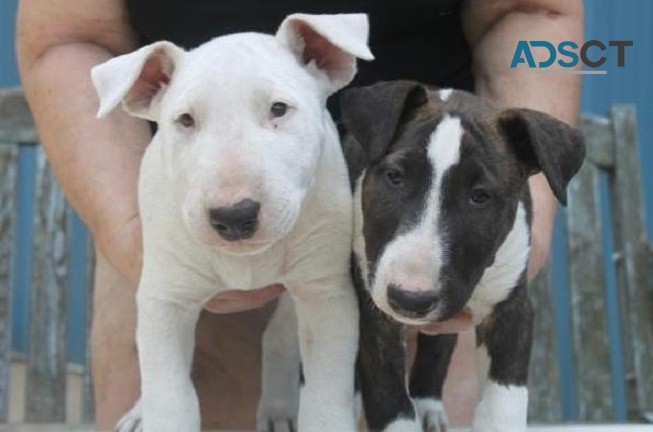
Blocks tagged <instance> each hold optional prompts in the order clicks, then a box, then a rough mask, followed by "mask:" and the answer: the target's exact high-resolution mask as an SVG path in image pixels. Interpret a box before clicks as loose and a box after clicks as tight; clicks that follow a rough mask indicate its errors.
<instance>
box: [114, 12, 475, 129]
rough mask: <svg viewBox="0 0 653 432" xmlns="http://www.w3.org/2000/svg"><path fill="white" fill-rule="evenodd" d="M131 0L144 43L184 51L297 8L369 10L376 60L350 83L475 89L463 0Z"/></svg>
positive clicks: (269, 28)
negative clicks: (170, 45) (408, 81)
mask: <svg viewBox="0 0 653 432" xmlns="http://www.w3.org/2000/svg"><path fill="white" fill-rule="evenodd" d="M126 1H127V7H128V10H129V13H130V18H131V22H132V26H133V27H134V29H135V30H136V32H137V33H138V35H139V37H140V42H141V44H142V45H145V44H148V43H152V42H155V41H158V40H169V41H171V42H173V43H175V44H177V45H180V46H182V47H184V48H194V47H196V46H198V45H200V44H202V43H204V42H206V41H208V40H210V39H212V38H214V37H216V36H220V35H224V34H229V33H236V32H244V31H257V32H263V33H270V34H274V33H275V32H276V29H277V27H278V26H279V24H281V22H282V21H283V19H284V18H285V17H286V16H287V15H290V14H292V13H295V12H303V13H347V12H349V13H353V12H365V13H367V14H368V15H369V18H370V48H371V50H372V53H373V54H374V56H375V57H376V60H374V61H372V62H363V61H359V62H358V68H359V71H358V74H357V75H356V78H355V80H354V82H353V85H366V84H372V83H374V82H376V81H379V80H390V79H413V80H417V81H422V82H424V83H427V84H431V85H434V86H438V87H455V88H460V89H465V90H471V88H472V75H471V71H470V66H471V51H470V48H469V46H468V45H467V43H466V41H465V39H464V37H463V33H462V28H461V22H460V3H461V0H403V1H396V0H392V1H387V0H318V1H307V0H304V1H302V0H285V1H279V0H238V1H230V0H126ZM332 99H333V98H332ZM336 117H337V115H336Z"/></svg>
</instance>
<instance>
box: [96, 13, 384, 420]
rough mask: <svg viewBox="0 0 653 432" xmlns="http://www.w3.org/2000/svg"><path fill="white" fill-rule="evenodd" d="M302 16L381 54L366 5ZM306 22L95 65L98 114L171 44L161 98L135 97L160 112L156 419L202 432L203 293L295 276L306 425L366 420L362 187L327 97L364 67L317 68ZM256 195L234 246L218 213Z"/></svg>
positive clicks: (150, 277)
mask: <svg viewBox="0 0 653 432" xmlns="http://www.w3.org/2000/svg"><path fill="white" fill-rule="evenodd" d="M289 19H292V20H293V21H304V22H305V24H306V25H308V26H314V28H315V31H317V32H319V33H320V34H321V35H322V36H323V37H324V38H325V39H326V40H327V41H332V43H334V44H336V45H337V46H338V47H340V48H341V49H342V51H343V52H344V54H343V53H341V55H343V56H345V57H346V56H350V57H351V59H353V58H354V57H356V56H365V57H367V58H369V57H371V55H370V54H368V53H369V51H367V52H365V49H366V40H367V23H366V20H365V18H364V17H363V16H360V15H358V16H356V17H351V16H347V15H338V16H334V17H325V16H319V17H315V16H306V15H301V16H299V15H297V16H291V17H289ZM297 29H298V28H297V26H292V27H289V28H286V29H280V33H279V34H278V36H277V37H273V36H268V35H262V34H256V33H241V34H234V35H229V36H224V37H220V38H217V39H214V40H213V41H211V42H209V43H207V44H205V45H202V46H200V47H199V48H197V49H195V50H193V51H190V52H185V51H183V50H181V49H180V48H177V47H174V45H172V44H154V45H151V46H149V47H145V48H143V49H141V50H139V51H136V52H134V53H132V54H127V55H125V56H121V57H118V58H116V59H114V60H111V61H109V62H107V63H106V64H103V65H100V66H98V67H96V68H95V69H94V70H93V80H94V82H95V84H96V88H97V90H98V94H99V96H100V101H101V102H100V107H101V109H100V112H99V114H100V115H102V114H106V113H108V112H109V111H110V110H111V109H113V108H114V107H115V106H116V105H117V104H118V103H119V102H120V100H125V98H128V94H129V92H130V91H131V86H132V84H133V83H134V82H136V80H138V79H141V78H139V74H140V68H142V67H143V65H144V64H146V62H147V61H149V59H151V58H152V56H162V58H161V59H160V60H161V63H163V64H164V65H165V72H166V73H167V74H169V75H171V79H170V83H169V85H166V86H163V87H162V88H161V90H160V91H159V92H158V93H157V94H156V95H155V96H154V97H153V98H151V100H145V101H139V103H138V105H137V106H134V105H133V104H131V105H130V104H129V103H125V105H126V108H128V109H129V110H130V112H131V113H132V114H133V115H136V116H139V117H143V118H148V119H152V120H155V121H157V123H158V132H157V134H156V135H155V137H154V138H153V140H152V142H151V143H150V145H149V146H148V148H147V150H146V153H145V155H144V157H143V161H142V165H141V171H140V179H139V208H140V215H141V219H142V225H143V246H144V257H143V261H144V263H143V275H142V278H141V281H140V285H139V289H138V295H137V306H138V327H137V343H138V347H139V361H140V369H141V374H142V410H143V430H144V431H145V432H173V431H174V432H197V431H198V430H199V427H200V417H199V409H198V402H197V396H196V394H195V390H194V388H193V386H192V383H191V380H190V364H191V358H192V353H193V345H194V329H195V324H196V321H197V317H198V314H199V311H200V310H201V307H202V305H203V304H204V303H205V302H206V301H207V300H208V299H210V298H212V297H213V296H215V295H216V294H217V293H219V292H221V291H224V290H229V289H241V290H251V289H255V288H261V287H264V286H267V285H271V284H276V283H281V284H284V285H285V286H286V288H287V289H288V291H289V292H290V294H291V295H292V298H293V299H294V301H295V304H296V309H297V316H298V326H299V334H300V347H301V351H302V359H303V365H304V373H305V377H306V383H305V386H304V388H303V389H302V392H301V401H300V412H299V420H298V421H299V425H298V427H299V429H300V430H301V431H302V432H316V431H335V430H337V431H354V430H355V421H354V418H353V409H352V406H353V375H354V373H353V371H354V362H355V357H356V351H357V338H358V332H357V329H358V324H357V322H358V309H357V302H356V298H355V293H354V289H353V286H352V283H351V280H350V276H349V255H350V251H351V238H352V197H351V193H350V190H349V183H348V177H347V170H346V166H345V161H344V158H343V156H342V151H341V148H340V144H339V141H338V136H337V132H336V129H335V125H334V124H333V121H332V120H331V118H330V116H329V114H328V112H327V110H326V106H325V100H326V96H328V94H330V93H331V92H333V91H334V90H336V89H337V88H338V87H339V86H342V85H344V84H346V83H345V81H344V80H343V75H341V74H340V72H343V70H344V71H345V72H346V71H347V70H348V71H349V72H351V73H350V75H351V76H353V73H354V72H355V63H354V62H349V63H347V65H346V68H345V69H342V67H341V65H338V67H340V68H341V69H339V71H338V74H333V73H331V72H332V71H328V70H325V71H322V70H317V67H316V66H315V64H312V65H304V63H303V62H302V61H300V60H301V58H300V57H298V56H299V55H300V54H301V53H299V52H298V51H297V50H296V49H289V45H288V42H289V40H300V39H301V35H299V34H294V33H293V32H294V31H296V30H297ZM281 30H283V31H281ZM289 38H290V39H289ZM362 47H365V49H363V48H362ZM276 101H283V102H286V103H287V104H288V105H289V106H290V107H291V108H290V110H289V111H288V113H287V114H286V116H284V117H282V118H271V117H270V115H269V107H270V106H271V104H272V103H274V102H276ZM126 102H129V101H126ZM181 113H191V114H192V115H193V117H194V118H195V126H194V127H190V128H185V127H182V126H180V125H179V124H178V123H177V122H176V121H175V119H176V118H177V117H178V116H179V114H181ZM244 198H249V199H254V200H256V201H259V202H260V203H261V212H260V229H259V231H258V232H257V233H256V235H255V236H254V237H252V238H251V239H249V240H245V241H240V242H232V243H227V242H225V241H223V240H222V239H221V238H220V237H219V236H218V235H217V233H215V232H214V231H213V230H212V229H211V227H210V225H209V223H208V217H207V211H208V209H210V208H214V207H219V206H228V205H231V204H234V203H237V202H238V201H240V200H242V199H244Z"/></svg>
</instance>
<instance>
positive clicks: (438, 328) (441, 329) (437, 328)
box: [419, 309, 474, 335]
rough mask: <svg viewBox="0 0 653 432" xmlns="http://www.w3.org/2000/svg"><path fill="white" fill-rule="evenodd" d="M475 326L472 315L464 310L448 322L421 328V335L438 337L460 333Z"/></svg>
mask: <svg viewBox="0 0 653 432" xmlns="http://www.w3.org/2000/svg"><path fill="white" fill-rule="evenodd" d="M473 326H474V320H473V317H472V314H471V313H470V312H469V311H468V310H466V309H463V311H462V312H460V313H459V314H458V315H456V316H455V317H453V318H450V319H448V320H446V321H442V322H437V323H433V324H427V325H425V326H422V327H420V328H419V331H420V332H421V333H425V334H429V335H437V334H443V333H460V332H463V331H467V330H470V329H471V328H472V327H473Z"/></svg>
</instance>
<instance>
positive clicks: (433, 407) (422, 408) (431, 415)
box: [415, 398, 449, 432]
mask: <svg viewBox="0 0 653 432" xmlns="http://www.w3.org/2000/svg"><path fill="white" fill-rule="evenodd" d="M415 408H416V409H417V415H418V416H419V418H420V419H421V423H422V429H423V431H424V432H447V430H449V419H448V418H447V413H446V412H445V411H444V405H442V401H441V400H439V399H421V398H418V399H415Z"/></svg>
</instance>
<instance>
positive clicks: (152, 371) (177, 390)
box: [136, 283, 200, 432]
mask: <svg viewBox="0 0 653 432" xmlns="http://www.w3.org/2000/svg"><path fill="white" fill-rule="evenodd" d="M151 292H153V290H151V289H148V287H145V286H143V283H141V286H140V287H139V291H138V295H137V305H138V327H137V331H136V340H137V344H138V354H139V360H140V368H141V380H142V383H141V389H142V391H141V403H142V410H143V425H142V428H143V431H144V432H198V431H199V430H200V414H199V404H198V400H197V395H196V393H195V389H194V387H193V384H192V382H191V379H190V367H191V361H192V355H193V347H194V345H195V324H196V322H197V318H198V315H199V306H198V307H189V306H184V305H180V304H177V303H174V302H171V301H169V300H162V299H159V298H156V297H154V296H151V295H150V294H149V293H151Z"/></svg>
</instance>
